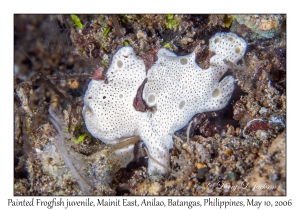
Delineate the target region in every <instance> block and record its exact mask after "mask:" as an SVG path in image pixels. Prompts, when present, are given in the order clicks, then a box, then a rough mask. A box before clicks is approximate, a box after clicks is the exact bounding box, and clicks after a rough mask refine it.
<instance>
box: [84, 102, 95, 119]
mask: <svg viewBox="0 0 300 210" xmlns="http://www.w3.org/2000/svg"><path fill="white" fill-rule="evenodd" d="M87 113H91V114H92V113H93V111H92V109H91V107H90V105H89V104H86V105H84V106H83V108H82V115H83V117H85V116H86V114H87Z"/></svg>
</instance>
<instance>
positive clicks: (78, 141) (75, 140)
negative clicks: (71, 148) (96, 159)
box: [72, 133, 91, 144]
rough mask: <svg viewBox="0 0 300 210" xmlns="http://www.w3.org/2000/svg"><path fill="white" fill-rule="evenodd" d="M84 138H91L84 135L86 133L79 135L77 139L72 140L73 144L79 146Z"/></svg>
mask: <svg viewBox="0 0 300 210" xmlns="http://www.w3.org/2000/svg"><path fill="white" fill-rule="evenodd" d="M85 137H91V136H90V135H89V134H86V133H84V134H82V135H80V136H79V137H78V139H74V140H72V141H73V142H74V143H76V144H79V143H82V142H83V140H84V139H85Z"/></svg>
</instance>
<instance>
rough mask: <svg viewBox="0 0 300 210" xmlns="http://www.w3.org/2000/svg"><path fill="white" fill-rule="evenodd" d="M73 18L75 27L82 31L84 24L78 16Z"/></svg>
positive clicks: (72, 16)
mask: <svg viewBox="0 0 300 210" xmlns="http://www.w3.org/2000/svg"><path fill="white" fill-rule="evenodd" d="M71 18H72V20H73V22H74V26H76V27H78V28H79V29H82V23H81V21H80V19H79V17H78V16H77V15H71Z"/></svg>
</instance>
